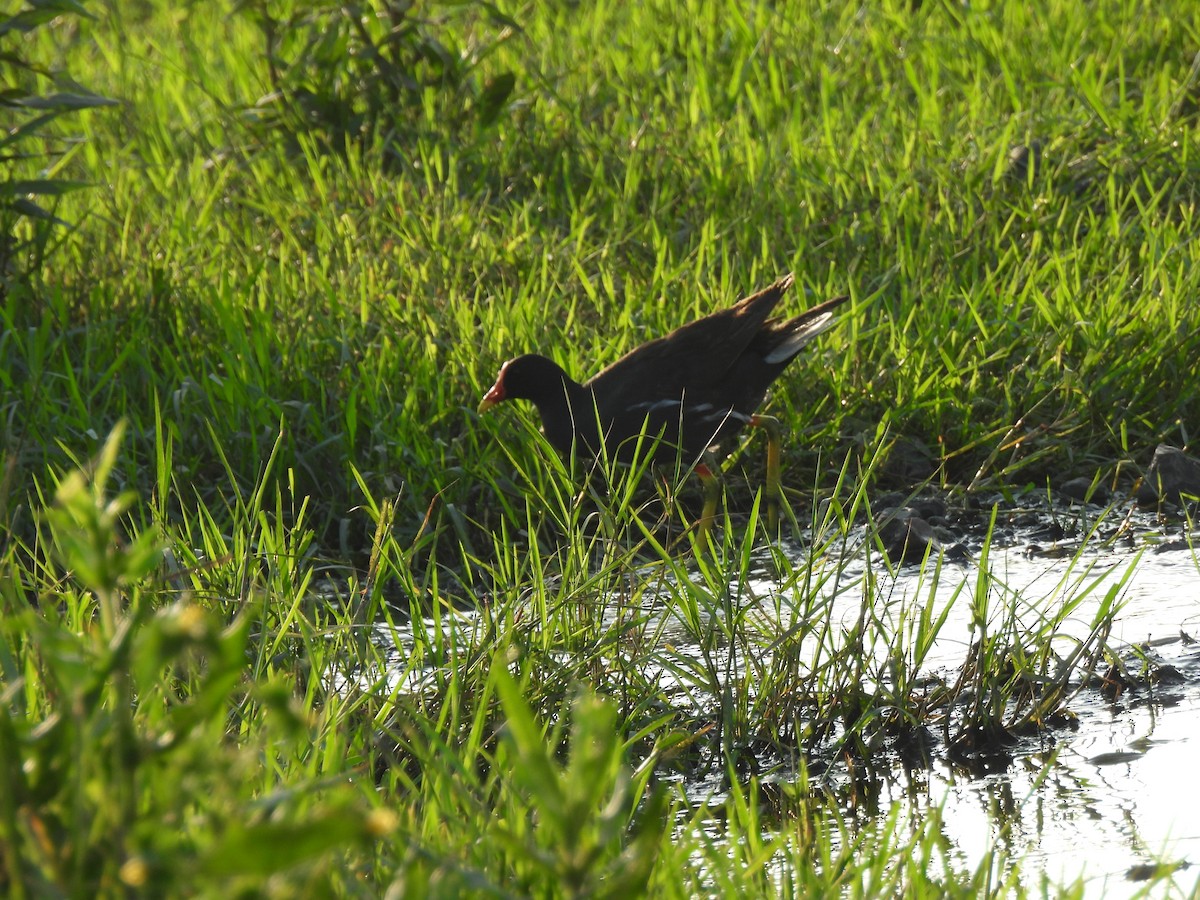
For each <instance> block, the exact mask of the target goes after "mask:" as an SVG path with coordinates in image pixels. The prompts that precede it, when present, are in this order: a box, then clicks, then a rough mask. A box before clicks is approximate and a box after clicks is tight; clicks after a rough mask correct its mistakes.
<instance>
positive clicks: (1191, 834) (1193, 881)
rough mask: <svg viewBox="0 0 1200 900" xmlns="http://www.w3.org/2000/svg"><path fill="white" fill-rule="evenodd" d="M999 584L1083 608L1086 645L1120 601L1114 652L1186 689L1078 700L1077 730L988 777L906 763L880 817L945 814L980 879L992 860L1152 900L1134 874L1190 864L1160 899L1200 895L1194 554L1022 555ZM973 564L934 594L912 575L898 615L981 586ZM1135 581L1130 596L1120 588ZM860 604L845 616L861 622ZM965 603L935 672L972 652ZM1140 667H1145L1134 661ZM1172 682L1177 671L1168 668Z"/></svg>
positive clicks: (998, 570)
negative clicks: (1139, 651) (1001, 858)
mask: <svg viewBox="0 0 1200 900" xmlns="http://www.w3.org/2000/svg"><path fill="white" fill-rule="evenodd" d="M990 564H991V569H992V574H993V576H994V577H996V578H998V580H999V581H1000V583H1001V586H999V587H994V588H993V589H994V590H996V591H997V593H998V594H1001V595H1002V594H1004V593H1005V588H1006V587H1007V588H1011V589H1013V590H1014V591H1016V592H1017V593H1018V594H1019V595H1020V596H1022V597H1025V598H1027V599H1030V600H1033V601H1038V600H1041V599H1044V600H1045V601H1046V603H1047V605H1048V606H1051V607H1052V606H1054V604H1055V603H1060V602H1065V601H1066V600H1067V599H1069V598H1072V597H1077V596H1078V595H1079V594H1080V593H1081V592H1085V593H1086V596H1085V597H1084V598H1083V600H1082V601H1081V602H1080V604H1079V607H1078V609H1076V610H1075V611H1074V612H1073V613H1072V615H1071V617H1070V619H1069V620H1068V621H1067V622H1066V623H1064V626H1063V628H1062V629H1061V631H1062V632H1063V633H1069V634H1075V635H1076V636H1078V637H1081V638H1082V637H1083V636H1085V635H1086V634H1087V632H1088V631H1089V628H1090V623H1091V620H1092V617H1093V615H1094V614H1095V611H1096V609H1097V607H1098V606H1099V603H1100V600H1101V598H1102V597H1103V596H1104V594H1105V592H1106V591H1108V590H1109V589H1114V590H1116V591H1117V592H1118V595H1119V599H1120V602H1121V604H1122V605H1121V609H1120V611H1119V612H1118V614H1117V616H1116V619H1115V622H1114V626H1113V630H1112V633H1111V639H1110V643H1113V644H1114V645H1116V646H1118V647H1119V646H1121V645H1122V644H1124V645H1125V646H1126V650H1129V651H1130V652H1129V653H1126V654H1123V655H1124V656H1126V657H1129V656H1131V655H1133V654H1132V650H1131V648H1129V647H1128V645H1129V644H1134V643H1138V644H1142V643H1144V642H1150V646H1149V647H1148V649H1146V650H1145V651H1143V652H1147V653H1149V654H1151V655H1152V656H1153V658H1154V659H1155V661H1156V662H1158V663H1160V664H1163V665H1167V666H1171V667H1173V668H1174V670H1175V671H1177V672H1178V675H1179V677H1178V678H1174V677H1172V678H1171V679H1170V681H1169V683H1168V682H1165V681H1164V683H1161V684H1159V685H1158V686H1156V687H1155V688H1154V689H1153V691H1150V690H1147V689H1140V690H1131V691H1128V692H1127V693H1126V694H1125V695H1124V696H1121V697H1119V698H1118V699H1116V700H1115V701H1114V700H1109V699H1106V698H1105V697H1104V696H1102V695H1101V693H1100V692H1099V691H1096V690H1092V689H1084V690H1081V691H1080V692H1079V693H1078V694H1076V695H1075V696H1074V697H1073V698H1072V699H1071V700H1070V701H1069V703H1068V707H1069V709H1070V710H1071V711H1072V712H1073V713H1074V714H1075V715H1076V716H1077V717H1078V727H1077V728H1076V729H1074V730H1069V729H1065V728H1064V729H1057V730H1054V731H1053V732H1051V733H1050V734H1049V735H1047V736H1046V737H1045V738H1044V739H1042V740H1041V741H1040V742H1039V741H1037V740H1034V741H1029V742H1022V745H1020V746H1018V747H1016V748H1013V749H1012V754H1013V756H1014V760H1013V762H1012V764H1011V765H1008V766H1007V767H1004V768H1003V770H1002V771H999V772H995V773H992V774H989V775H986V776H984V777H978V776H974V775H971V774H968V773H965V772H963V771H962V770H958V769H956V768H955V767H954V766H952V765H951V764H950V763H949V762H948V761H946V760H945V759H938V758H936V754H935V762H934V763H933V765H932V766H931V767H930V768H928V769H925V770H921V771H919V772H917V773H913V772H912V771H908V772H905V771H904V770H903V769H902V768H901V767H900V766H899V765H897V767H896V769H895V778H894V779H893V780H892V781H891V782H890V783H888V784H886V785H885V786H884V788H883V794H882V796H881V797H880V808H882V809H884V810H886V809H887V807H888V806H889V805H890V803H891V802H892V801H895V802H897V803H899V804H900V806H901V807H902V809H903V810H904V811H905V812H906V813H907V814H909V815H911V816H913V817H914V818H916V817H920V816H921V815H922V814H923V813H924V812H925V811H927V810H928V809H930V808H939V807H940V809H941V813H942V817H943V820H944V823H945V827H944V831H945V833H946V834H947V835H949V836H950V838H951V840H952V841H953V843H954V844H955V846H956V847H957V849H958V853H959V858H960V859H961V861H962V862H963V863H964V864H965V865H966V866H967V867H969V868H971V869H974V868H975V867H976V866H977V865H978V863H979V861H980V860H982V859H983V858H984V855H985V853H987V852H988V851H989V850H991V849H1003V850H1006V851H1008V852H1009V853H1010V854H1011V856H1012V857H1013V858H1015V859H1018V860H1021V863H1020V867H1021V873H1022V879H1023V880H1024V881H1025V883H1026V886H1029V887H1032V886H1035V885H1037V884H1038V883H1039V881H1040V879H1041V877H1042V875H1043V874H1044V875H1045V876H1047V877H1048V878H1049V879H1050V881H1051V882H1052V883H1057V884H1070V883H1072V882H1074V881H1076V880H1077V879H1079V880H1081V881H1082V883H1083V885H1084V891H1085V896H1088V897H1125V896H1134V895H1135V894H1138V892H1139V891H1143V890H1145V885H1144V883H1143V882H1141V881H1137V880H1134V877H1136V876H1137V875H1138V874H1139V873H1137V872H1136V871H1135V867H1138V866H1145V865H1147V864H1152V863H1155V862H1184V863H1190V864H1191V865H1190V866H1188V867H1185V868H1181V869H1180V870H1179V871H1177V872H1176V873H1175V874H1174V875H1173V877H1172V878H1171V879H1170V880H1169V881H1162V882H1158V883H1156V884H1155V885H1154V886H1153V887H1152V888H1151V889H1150V891H1149V895H1150V896H1154V897H1159V896H1195V895H1197V894H1198V893H1200V762H1198V761H1200V715H1197V712H1198V711H1200V643H1191V642H1190V639H1191V637H1193V636H1194V637H1197V638H1200V567H1198V564H1197V559H1196V556H1195V555H1194V554H1193V553H1192V552H1191V551H1189V550H1186V549H1185V550H1172V551H1166V552H1155V551H1154V550H1153V549H1148V550H1145V551H1143V552H1140V553H1135V552H1133V551H1124V552H1114V551H1111V550H1106V551H1102V552H1099V553H1096V554H1090V553H1085V554H1083V555H1082V556H1081V557H1080V558H1079V559H1075V560H1074V561H1073V560H1072V559H1071V558H1058V559H1055V558H1049V559H1048V558H1044V557H1034V556H1030V555H1029V554H1027V553H1026V552H1025V550H1024V549H1022V548H1020V547H1016V546H1014V547H1011V548H1008V549H1006V550H1000V551H993V555H992V557H991V560H990ZM978 575H979V573H978V569H977V567H976V566H974V565H973V564H971V563H968V564H965V565H963V566H961V567H958V571H957V572H948V571H947V569H946V568H945V567H943V569H942V572H941V579H940V582H939V583H938V584H937V586H936V589H933V588H932V587H931V578H930V576H929V574H928V572H923V571H922V570H921V569H920V568H917V567H910V568H906V569H901V570H900V571H899V572H898V573H897V574H896V576H895V578H894V581H890V582H889V584H888V596H889V601H888V602H889V603H890V602H896V603H902V602H903V600H904V599H906V598H910V597H918V598H924V602H933V603H935V604H938V603H946V602H950V601H951V599H952V598H953V597H954V595H955V592H956V591H966V592H968V593H969V590H970V589H971V588H972V587H973V586H974V584H975V580H976V579H977V578H978ZM1126 576H1128V578H1127V581H1126V582H1125V583H1124V584H1123V585H1122V584H1121V580H1122V578H1124V577H1126ZM856 605H857V600H855V601H854V602H853V603H849V604H847V605H846V608H845V610H844V611H845V612H846V613H847V615H853V611H854V608H856ZM968 605H969V604H968V603H967V602H966V599H965V595H964V594H959V596H958V599H957V600H955V601H954V606H953V607H952V609H951V615H950V616H949V617H948V619H947V622H946V626H945V628H944V629H943V632H942V633H941V635H940V636H939V640H938V645H937V647H936V648H935V652H934V653H933V654H932V656H931V662H932V663H933V664H935V665H941V666H945V667H950V668H952V667H953V666H954V665H955V664H956V663H961V660H962V659H963V652H964V648H965V646H966V644H967V642H968V640H969V634H970V632H969V616H967V615H966V608H967V606H968ZM1135 659H1136V657H1135ZM1168 671H1170V670H1168Z"/></svg>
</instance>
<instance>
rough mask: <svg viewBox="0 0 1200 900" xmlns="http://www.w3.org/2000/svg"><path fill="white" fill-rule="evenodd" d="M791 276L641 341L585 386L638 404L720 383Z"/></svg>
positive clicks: (629, 403) (781, 293)
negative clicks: (724, 307) (639, 344)
mask: <svg viewBox="0 0 1200 900" xmlns="http://www.w3.org/2000/svg"><path fill="white" fill-rule="evenodd" d="M792 280H793V279H792V276H791V275H788V276H786V277H785V278H782V279H780V280H779V281H777V282H775V283H774V284H772V285H771V286H770V287H768V288H765V289H764V290H762V291H759V292H758V293H757V294H754V295H752V296H749V297H746V298H745V299H743V300H739V301H738V302H737V303H735V304H734V305H733V306H731V307H729V308H728V309H723V310H719V311H718V312H715V313H713V314H711V315H709V316H705V317H704V318H702V319H697V320H696V321H694V322H689V323H688V324H687V325H684V326H682V327H681V328H677V329H676V330H675V331H673V332H671V333H670V334H668V335H666V336H664V337H661V338H658V339H656V340H653V341H649V342H648V343H645V344H642V345H641V346H640V347H637V348H636V349H634V350H631V351H630V352H629V353H627V354H625V355H624V356H622V357H621V358H620V359H618V360H617V361H616V362H614V363H613V364H612V365H610V366H608V367H607V368H605V369H604V370H603V371H601V372H600V373H598V374H597V375H595V376H594V377H593V378H592V379H591V380H590V381H588V383H587V386H588V387H589V388H591V389H592V390H593V391H595V392H596V396H597V397H609V398H614V399H615V398H618V397H619V398H620V402H622V403H624V404H626V405H637V404H644V403H653V402H655V401H657V400H663V399H678V398H679V397H680V396H681V395H682V394H684V393H685V392H687V391H692V392H696V391H701V390H703V389H704V388H705V387H706V386H708V385H712V384H719V383H720V382H721V381H722V379H724V378H725V376H726V375H727V374H728V372H729V370H730V368H731V367H732V366H733V365H734V363H735V362H736V361H737V359H738V358H739V357H740V356H741V355H742V353H744V352H745V350H746V348H747V347H748V346H750V344H751V343H752V342H753V341H754V339H755V338H756V337H757V336H758V334H759V332H760V331H761V330H762V328H763V323H764V322H766V320H767V317H768V316H769V315H770V314H771V311H772V310H773V309H774V308H775V306H776V305H777V304H778V303H779V300H780V298H781V297H782V296H783V293H784V291H786V290H787V289H788V288H789V287H790V286H791V284H792Z"/></svg>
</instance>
